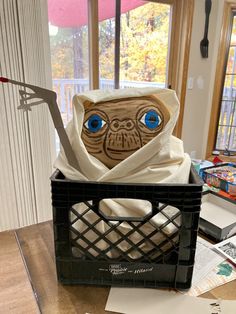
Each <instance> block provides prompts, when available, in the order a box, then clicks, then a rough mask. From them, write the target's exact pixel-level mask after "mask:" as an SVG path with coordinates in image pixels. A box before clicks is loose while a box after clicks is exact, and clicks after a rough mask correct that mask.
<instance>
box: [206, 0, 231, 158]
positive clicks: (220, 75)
mask: <svg viewBox="0 0 236 314" xmlns="http://www.w3.org/2000/svg"><path fill="white" fill-rule="evenodd" d="M221 33H222V36H221V41H220V48H219V52H218V60H217V65H218V66H217V69H216V79H215V87H214V94H213V103H212V112H211V122H210V128H209V135H208V145H207V147H208V148H207V156H206V157H207V158H208V157H209V156H211V154H212V151H214V150H217V151H220V152H221V153H223V152H225V151H227V153H228V154H234V153H235V152H236V4H233V3H225V7H224V14H223V25H222V30H221Z"/></svg>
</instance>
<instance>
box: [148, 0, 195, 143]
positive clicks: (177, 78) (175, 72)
mask: <svg viewBox="0 0 236 314" xmlns="http://www.w3.org/2000/svg"><path fill="white" fill-rule="evenodd" d="M151 1H152V2H159V3H163V4H169V5H171V6H172V13H173V14H172V25H174V26H175V27H172V28H171V40H170V43H171V45H170V52H169V60H170V61H171V62H169V69H168V85H167V86H169V87H170V88H171V89H174V90H175V91H176V94H177V96H178V98H179V102H180V111H179V118H178V121H177V124H176V126H175V129H174V135H175V136H177V137H179V138H181V135H182V128H183V116H184V107H185V96H186V89H187V78H188V65H189V54H190V44H191V35H192V24H193V13H194V4H195V0H188V1H186V0H156V1H155V0H151ZM151 1H150V2H151Z"/></svg>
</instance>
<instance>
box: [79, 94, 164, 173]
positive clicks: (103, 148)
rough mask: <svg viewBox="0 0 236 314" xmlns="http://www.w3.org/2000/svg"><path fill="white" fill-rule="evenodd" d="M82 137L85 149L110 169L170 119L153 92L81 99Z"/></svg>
mask: <svg viewBox="0 0 236 314" xmlns="http://www.w3.org/2000/svg"><path fill="white" fill-rule="evenodd" d="M83 105H84V110H85V114H84V122H83V128H82V134H81V137H82V140H83V142H84V145H85V146H86V149H87V151H88V152H89V153H90V154H91V155H93V156H94V157H96V158H97V159H98V160H100V161H101V162H102V163H103V164H105V165H106V166H107V167H108V168H113V167H114V166H116V165H117V164H118V163H120V162H121V161H122V160H124V159H126V158H127V157H129V156H130V155H131V154H133V153H134V152H136V151H137V150H138V149H139V148H141V147H143V146H144V145H145V144H147V143H148V142H149V141H151V140H152V139H153V138H154V137H155V136H157V134H158V133H160V132H161V131H162V129H163V127H164V126H165V125H166V123H167V122H168V120H169V118H170V113H169V111H168V109H167V108H166V107H165V105H164V104H163V103H162V102H161V101H160V100H158V99H157V98H156V97H155V96H154V95H151V96H142V97H133V98H129V97H128V98H123V99H114V100H110V101H106V102H99V103H96V104H95V103H92V102H90V101H88V100H86V101H84V103H83Z"/></svg>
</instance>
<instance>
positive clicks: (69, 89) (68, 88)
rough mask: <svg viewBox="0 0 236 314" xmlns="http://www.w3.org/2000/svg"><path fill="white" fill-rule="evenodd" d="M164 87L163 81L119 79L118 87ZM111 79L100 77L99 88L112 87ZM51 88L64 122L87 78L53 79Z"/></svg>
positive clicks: (68, 118) (85, 85) (85, 87)
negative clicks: (74, 97)
mask: <svg viewBox="0 0 236 314" xmlns="http://www.w3.org/2000/svg"><path fill="white" fill-rule="evenodd" d="M132 87H161V88H163V87H165V84H164V83H153V82H137V81H121V82H120V88H132ZM113 88H114V82H113V80H108V79H100V89H113ZM53 89H54V91H55V92H56V93H57V102H58V105H59V107H60V111H61V113H62V117H63V121H64V123H65V124H67V122H68V121H69V120H70V119H71V117H72V98H73V96H74V95H75V94H80V93H83V92H84V91H86V90H89V80H88V79H53Z"/></svg>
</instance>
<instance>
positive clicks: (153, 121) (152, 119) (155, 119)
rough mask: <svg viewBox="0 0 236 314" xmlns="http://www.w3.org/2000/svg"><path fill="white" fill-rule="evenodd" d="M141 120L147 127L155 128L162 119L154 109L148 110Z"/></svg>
mask: <svg viewBox="0 0 236 314" xmlns="http://www.w3.org/2000/svg"><path fill="white" fill-rule="evenodd" d="M140 121H141V122H142V123H143V124H144V125H146V127H147V128H149V129H151V130H153V129H155V128H157V127H158V126H159V125H160V124H161V122H162V120H161V117H160V116H159V114H158V113H157V112H156V111H154V110H150V111H148V112H146V113H145V114H144V115H143V116H142V118H141V119H140Z"/></svg>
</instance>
